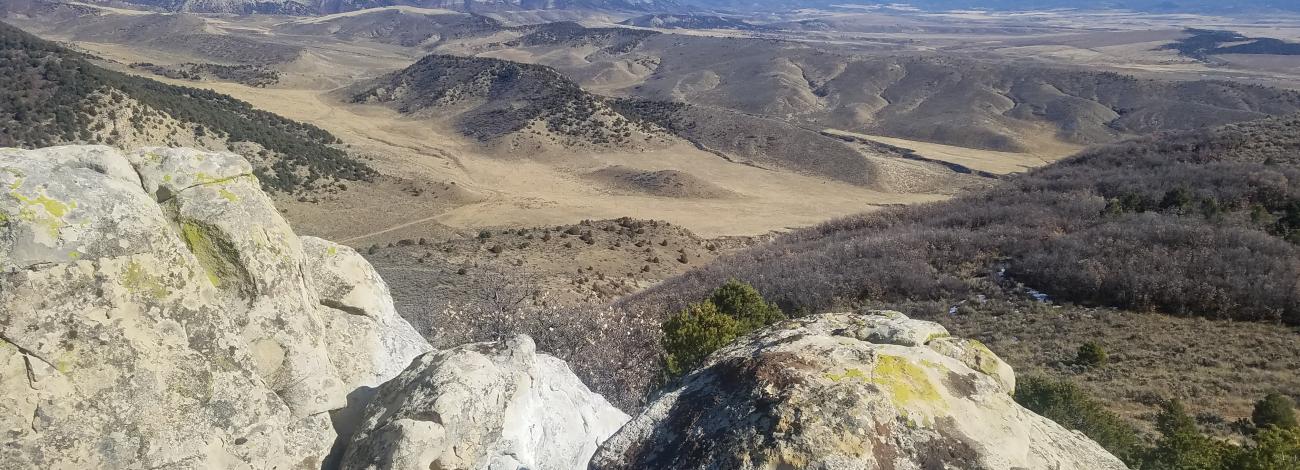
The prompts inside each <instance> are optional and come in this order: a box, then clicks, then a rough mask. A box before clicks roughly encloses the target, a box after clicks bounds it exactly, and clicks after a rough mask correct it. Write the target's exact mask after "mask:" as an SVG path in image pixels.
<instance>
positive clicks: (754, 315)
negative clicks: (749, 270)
mask: <svg viewBox="0 0 1300 470" xmlns="http://www.w3.org/2000/svg"><path fill="white" fill-rule="evenodd" d="M709 301H710V302H713V305H715V306H717V307H718V311H720V312H722V313H725V314H727V315H730V316H731V317H732V318H735V319H736V320H738V321H740V323H741V325H742V326H744V328H745V329H746V331H753V330H757V329H759V328H762V327H764V326H767V325H771V324H773V323H776V322H779V321H781V320H785V313H784V312H782V311H781V308H780V307H777V306H776V304H774V303H769V302H767V301H766V300H764V299H763V296H762V295H761V294H759V293H758V290H757V289H754V287H753V286H751V285H749V284H745V283H743V282H740V281H737V280H735V279H731V280H729V281H727V283H726V284H723V285H722V287H719V288H718V289H717V290H715V291H713V295H711V296H709Z"/></svg>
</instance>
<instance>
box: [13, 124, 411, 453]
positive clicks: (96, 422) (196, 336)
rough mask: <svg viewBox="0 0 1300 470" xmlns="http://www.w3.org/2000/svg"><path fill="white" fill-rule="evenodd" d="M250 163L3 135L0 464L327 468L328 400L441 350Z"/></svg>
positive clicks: (366, 270)
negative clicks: (292, 223)
mask: <svg viewBox="0 0 1300 470" xmlns="http://www.w3.org/2000/svg"><path fill="white" fill-rule="evenodd" d="M251 170H252V169H251V167H250V166H249V164H248V162H246V161H244V160H243V159H242V158H240V157H239V156H237V155H234V154H230V153H212V152H203V151H197V150H189V149H167V148H149V149H141V150H138V151H135V152H130V153H127V154H123V153H121V152H119V151H117V150H114V149H112V148H109V147H102V146H65V147H51V148H47V149H42V150H36V151H23V150H17V149H0V398H2V399H0V433H3V442H4V444H3V446H2V447H0V468H5V469H8V468H77V469H80V468H258V469H263V468H280V469H286V468H313V469H314V468H320V466H321V464H322V462H323V461H324V459H325V457H326V456H327V455H328V454H329V452H330V451H331V447H332V446H333V445H334V441H335V431H334V428H335V427H336V426H338V424H337V423H332V422H331V413H330V412H333V411H337V410H339V409H340V408H343V407H344V406H345V404H347V403H348V397H349V395H353V394H354V391H356V390H358V389H362V388H365V387H370V386H375V385H378V384H379V383H381V382H383V381H384V380H387V379H389V378H391V377H392V376H393V375H395V374H396V373H397V372H399V371H400V370H402V369H403V368H404V367H405V366H406V365H407V364H409V362H410V360H411V359H412V358H413V357H415V356H417V355H419V354H420V353H423V352H425V351H428V350H430V349H431V348H430V347H429V345H428V344H427V343H425V342H424V340H423V339H421V338H420V337H419V335H418V334H416V332H415V331H414V329H412V328H411V327H410V325H408V324H407V323H406V322H405V321H403V320H402V319H401V318H400V317H398V316H397V315H396V312H395V310H394V309H393V307H392V299H391V298H390V297H389V296H388V288H387V287H386V286H384V284H383V281H382V280H380V279H379V277H378V276H377V275H376V274H375V273H374V270H373V269H371V267H370V265H369V264H367V263H366V262H365V260H364V259H362V258H361V257H360V256H359V255H357V254H356V253H355V252H353V251H352V250H350V249H348V248H346V247H343V246H340V245H336V244H333V243H330V242H327V241H324V240H319V239H311V238H309V239H306V240H303V239H301V238H300V237H298V236H297V235H295V234H294V233H293V231H292V230H290V228H289V225H288V224H287V223H286V222H285V221H284V219H282V218H281V217H280V215H279V213H278V212H277V211H276V209H275V207H274V206H273V205H272V203H271V200H270V199H269V198H268V197H267V196H266V194H264V193H262V191H261V190H260V189H259V186H258V183H257V180H256V178H254V177H253V175H252V171H251ZM304 249H306V250H307V251H304ZM308 252H310V255H309V254H308Z"/></svg>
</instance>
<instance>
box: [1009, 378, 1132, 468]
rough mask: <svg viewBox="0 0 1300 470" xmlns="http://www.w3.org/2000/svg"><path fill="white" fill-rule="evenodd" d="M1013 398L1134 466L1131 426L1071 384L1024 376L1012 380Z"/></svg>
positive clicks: (1064, 381)
mask: <svg viewBox="0 0 1300 470" xmlns="http://www.w3.org/2000/svg"><path fill="white" fill-rule="evenodd" d="M1015 398H1016V402H1017V403H1020V405H1021V406H1024V407H1025V408H1028V409H1029V410H1030V411H1033V412H1035V413H1038V414H1040V415H1042V416H1044V417H1046V418H1048V419H1051V420H1052V421H1056V422H1057V423H1059V424H1060V425H1061V426H1065V427H1066V428H1068V429H1073V430H1076V431H1079V432H1082V433H1083V434H1084V435H1086V436H1088V437H1089V438H1091V439H1092V440H1094V441H1096V442H1097V443H1098V444H1100V445H1101V446H1102V447H1104V448H1105V449H1106V450H1107V451H1109V452H1110V453H1112V454H1114V455H1115V456H1116V457H1119V458H1120V459H1121V460H1123V461H1124V462H1125V463H1127V464H1129V465H1134V464H1135V463H1136V462H1137V461H1138V457H1139V455H1140V454H1141V444H1140V441H1139V440H1138V435H1137V431H1136V430H1135V429H1134V428H1133V426H1132V425H1130V424H1129V423H1128V422H1126V421H1124V419H1123V418H1120V417H1119V416H1116V415H1115V414H1114V413H1111V412H1109V411H1106V409H1105V407H1103V406H1102V404H1101V403H1099V402H1097V401H1096V400H1093V399H1092V397H1090V396H1088V394H1087V393H1085V392H1084V391H1083V390H1081V389H1080V388H1079V387H1078V386H1076V385H1074V384H1073V383H1070V382H1069V381H1066V380H1054V379H1048V378H1045V377H1032V376H1031V377H1025V378H1022V379H1020V380H1019V381H1018V382H1017V383H1016V394H1015Z"/></svg>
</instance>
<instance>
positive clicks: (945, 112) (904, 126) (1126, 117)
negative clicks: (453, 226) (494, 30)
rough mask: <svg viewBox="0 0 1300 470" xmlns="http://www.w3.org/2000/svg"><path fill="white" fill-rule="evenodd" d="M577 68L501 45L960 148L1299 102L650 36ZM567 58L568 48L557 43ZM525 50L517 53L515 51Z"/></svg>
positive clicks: (1082, 136)
mask: <svg viewBox="0 0 1300 470" xmlns="http://www.w3.org/2000/svg"><path fill="white" fill-rule="evenodd" d="M608 44H609V45H610V46H613V45H615V44H618V45H621V47H600V46H598V45H597V46H591V47H600V48H599V51H598V53H594V54H589V55H587V56H584V57H583V60H580V61H579V60H571V59H570V58H568V57H567V56H559V55H555V54H548V52H549V51H553V50H555V49H554V48H555V47H561V46H550V45H538V46H530V45H529V44H527V43H524V44H521V45H518V46H507V47H512V48H513V50H515V51H516V52H514V53H513V54H514V56H516V57H521V58H528V57H531V58H532V59H531V60H534V61H536V62H538V63H541V64H544V65H550V66H552V67H555V68H556V69H558V70H560V71H562V72H564V73H565V74H566V75H568V76H569V77H572V78H573V79H574V80H576V81H578V83H580V84H582V85H583V86H587V87H591V88H592V89H599V90H601V91H602V92H603V93H609V94H614V95H625V96H632V97H637V98H643V99H650V100H657V101H679V102H688V103H692V104H695V105H705V106H711V107H718V108H725V109H731V110H735V111H738V112H741V113H745V114H751V115H757V116H764V117H770V118H774V119H781V120H784V121H787V122H791V123H793V124H797V125H800V126H803V127H809V128H833V129H840V130H847V131H854V132H863V133H867V134H876V135H885V136H890V137H899V138H905V139H912V140H921V141H928V142H937V143H944V144H950V145H958V146H963V147H971V148H979V149H989V150H1000V151H1025V150H1027V149H1029V148H1033V147H1040V146H1042V145H1044V144H1047V143H1051V142H1057V143H1066V144H1071V145H1089V144H1096V143H1106V142H1113V141H1116V140H1119V139H1123V138H1126V137H1132V136H1136V135H1141V134H1145V133H1149V132H1154V131H1161V130H1177V129H1193V128H1200V127H1205V126H1214V125H1221V124H1227V123H1231V122H1239V121H1245V120H1251V119H1259V118H1263V117H1267V116H1276V115H1284V114H1288V113H1292V112H1296V111H1300V93H1297V92H1294V91H1285V90H1280V89H1274V88H1268V87H1262V86H1254V85H1246V84H1240V83H1231V82H1220V81H1159V80H1149V79H1138V78H1134V77H1131V76H1126V75H1121V74H1116V73H1111V72H1093V71H1087V70H1082V69H1073V68H1058V67H1045V66H1037V65H1027V64H1021V63H1009V62H978V61H972V60H968V59H964V58H960V57H952V56H945V55H916V54H913V55H892V54H887V53H885V54H871V55H866V54H849V53H839V52H830V51H827V50H825V49H819V48H815V47H812V46H809V45H805V44H798V43H793V42H786V41H775V40H764V39H754V38H718V37H701V36H688V35H677V34H657V35H650V36H645V37H641V38H638V40H637V41H636V42H635V43H634V47H630V48H629V47H626V45H627V44H629V42H628V41H626V40H624V39H617V40H612V41H610V42H609V43H608ZM570 47H571V46H570ZM518 51H522V52H523V53H527V55H525V54H523V53H520V52H518Z"/></svg>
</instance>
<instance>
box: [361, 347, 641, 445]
mask: <svg viewBox="0 0 1300 470" xmlns="http://www.w3.org/2000/svg"><path fill="white" fill-rule="evenodd" d="M627 420H628V416H627V415H625V414H623V412H621V411H619V410H618V409H616V408H614V407H613V406H611V405H610V404H609V403H608V402H606V401H605V399H604V398H602V397H601V396H600V395H597V394H595V393H592V392H591V391H590V390H588V389H587V387H586V386H585V385H583V384H582V382H581V381H580V380H578V378H577V377H576V376H574V375H573V372H572V371H570V370H569V367H568V366H567V365H565V363H564V362H563V361H561V360H559V359H556V358H554V357H551V356H547V355H544V354H537V353H536V351H535V350H534V345H533V341H532V339H530V338H528V337H527V336H518V337H515V338H513V339H510V340H506V341H500V342H489V343H475V344H468V345H463V346H460V347H456V348H452V349H449V350H446V351H438V352H431V353H428V354H425V355H423V356H420V357H419V358H417V359H416V360H415V361H414V362H412V363H411V366H410V367H409V368H408V369H406V370H405V371H404V372H402V373H401V374H400V375H398V376H397V378H395V379H393V380H391V381H389V382H387V383H385V384H384V385H382V386H380V388H379V390H378V392H377V394H376V396H375V398H374V400H373V401H372V402H371V403H370V405H369V406H368V407H367V408H366V411H365V418H364V421H363V422H362V424H361V426H360V427H359V428H358V429H357V432H356V434H355V435H354V436H353V439H352V442H351V444H349V446H348V450H347V454H346V455H345V457H344V459H343V468H344V469H374V470H378V469H398V470H404V469H410V470H417V469H419V470H424V469H430V468H436V469H443V470H454V469H465V470H471V469H472V470H479V469H482V470H516V469H531V470H572V469H581V468H585V467H586V466H587V462H588V460H590V458H591V455H592V453H593V452H595V451H596V447H597V446H598V445H599V444H600V443H601V442H602V441H604V440H605V438H607V437H609V436H610V435H611V434H613V433H614V432H615V431H617V430H618V428H619V427H620V426H622V425H623V423H625V422H627Z"/></svg>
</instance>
